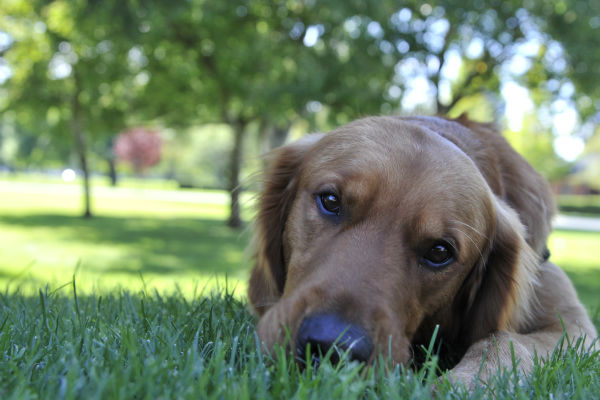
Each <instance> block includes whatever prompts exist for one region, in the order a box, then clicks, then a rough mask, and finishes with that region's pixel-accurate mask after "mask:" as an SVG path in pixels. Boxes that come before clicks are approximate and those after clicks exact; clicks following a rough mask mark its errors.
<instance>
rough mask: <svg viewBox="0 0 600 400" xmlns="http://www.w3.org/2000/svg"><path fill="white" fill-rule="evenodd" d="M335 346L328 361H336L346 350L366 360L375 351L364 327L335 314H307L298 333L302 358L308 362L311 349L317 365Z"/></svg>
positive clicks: (359, 359)
mask: <svg viewBox="0 0 600 400" xmlns="http://www.w3.org/2000/svg"><path fill="white" fill-rule="evenodd" d="M309 346H310V347H309ZM332 348H333V351H332V352H331V356H330V358H329V360H330V361H331V362H332V363H334V364H337V363H338V362H339V361H340V357H341V356H342V354H345V353H348V356H349V358H350V359H351V360H356V361H363V362H366V361H367V360H368V359H369V357H370V356H371V352H372V351H373V342H372V341H371V338H370V337H369V335H368V333H367V332H366V331H365V330H364V329H363V328H361V327H360V326H358V325H354V324H351V323H348V322H346V321H344V320H343V319H342V318H340V317H339V316H338V315H336V314H315V315H312V316H309V317H306V318H305V319H304V320H303V321H302V323H301V324H300V328H299V329H298V334H297V335H296V351H297V354H298V358H299V359H300V361H304V362H306V360H307V354H306V352H307V351H310V360H311V361H312V362H313V363H314V364H317V365H318V363H319V362H320V360H321V358H322V357H324V356H325V354H326V353H327V352H328V351H329V350H330V349H332Z"/></svg>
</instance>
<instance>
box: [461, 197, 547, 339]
mask: <svg viewBox="0 0 600 400" xmlns="http://www.w3.org/2000/svg"><path fill="white" fill-rule="evenodd" d="M495 209H496V210H495V211H496V213H495V214H496V228H495V232H494V236H493V238H492V239H491V246H490V248H489V249H488V250H487V251H485V252H484V253H483V257H482V260H481V261H480V262H479V263H478V264H477V265H476V266H475V267H474V268H473V270H472V271H471V273H470V275H469V276H468V277H467V279H466V281H465V284H464V285H463V288H462V290H463V292H462V295H461V296H460V297H459V298H461V301H460V302H459V304H457V306H458V307H459V308H460V309H458V310H456V311H457V312H459V313H461V314H462V315H463V316H464V318H463V322H462V324H461V325H462V327H461V328H462V329H461V330H462V332H461V333H460V337H461V340H464V341H465V343H464V344H465V345H469V344H471V343H473V342H475V341H477V340H478V339H481V338H483V337H485V336H487V335H489V334H490V333H492V332H495V331H498V330H513V329H517V327H518V326H519V325H522V324H526V323H527V321H528V318H529V316H530V315H531V311H532V307H534V306H535V298H534V288H533V285H534V284H535V281H536V274H537V271H538V269H539V265H540V259H539V257H538V256H537V255H536V252H535V251H534V250H533V249H532V248H531V247H530V246H529V244H528V243H527V241H526V240H525V227H524V226H523V224H522V223H521V222H520V220H519V217H518V216H517V213H516V212H515V211H514V210H512V209H511V208H510V207H508V206H507V205H506V204H505V203H504V202H503V201H501V200H499V199H497V198H495Z"/></svg>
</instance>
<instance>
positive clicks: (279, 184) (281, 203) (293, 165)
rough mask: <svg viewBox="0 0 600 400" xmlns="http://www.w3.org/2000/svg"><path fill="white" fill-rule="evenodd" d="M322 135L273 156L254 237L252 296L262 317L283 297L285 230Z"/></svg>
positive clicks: (283, 148)
mask: <svg viewBox="0 0 600 400" xmlns="http://www.w3.org/2000/svg"><path fill="white" fill-rule="evenodd" d="M321 137H322V135H320V134H312V135H308V136H306V137H304V138H303V139H300V140H299V141H297V142H295V143H292V144H290V145H287V146H284V147H280V148H278V149H276V150H274V151H273V152H271V153H270V154H269V156H268V157H267V159H268V166H267V169H266V172H265V174H264V183H263V189H262V192H261V194H260V196H259V199H258V215H257V219H256V227H255V234H254V246H255V247H256V254H255V264H254V267H253V268H252V272H251V273H250V281H249V283H248V297H249V299H250V303H251V304H252V306H253V307H254V309H255V310H256V312H257V313H258V314H259V315H262V314H264V313H265V311H267V309H269V307H271V306H272V305H273V304H274V303H275V302H276V301H277V300H278V299H279V298H280V297H281V295H282V293H283V287H284V285H285V278H286V272H287V271H286V266H285V260H284V254H283V231H284V229H285V224H286V221H287V217H288V214H289V212H290V208H291V205H292V202H293V199H294V197H295V195H296V191H297V186H298V172H299V169H300V165H301V164H302V160H303V159H304V156H305V154H306V152H307V151H308V150H309V149H310V148H311V147H312V146H313V145H314V144H315V143H316V142H317V141H318V140H320V139H321Z"/></svg>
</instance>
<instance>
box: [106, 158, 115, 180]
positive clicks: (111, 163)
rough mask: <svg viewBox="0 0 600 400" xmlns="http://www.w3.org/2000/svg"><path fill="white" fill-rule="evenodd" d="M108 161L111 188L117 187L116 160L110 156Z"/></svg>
mask: <svg viewBox="0 0 600 400" xmlns="http://www.w3.org/2000/svg"><path fill="white" fill-rule="evenodd" d="M106 161H107V162H108V178H109V179H110V186H112V187H115V186H117V169H116V168H115V159H114V157H112V156H109V157H108V158H107V159H106Z"/></svg>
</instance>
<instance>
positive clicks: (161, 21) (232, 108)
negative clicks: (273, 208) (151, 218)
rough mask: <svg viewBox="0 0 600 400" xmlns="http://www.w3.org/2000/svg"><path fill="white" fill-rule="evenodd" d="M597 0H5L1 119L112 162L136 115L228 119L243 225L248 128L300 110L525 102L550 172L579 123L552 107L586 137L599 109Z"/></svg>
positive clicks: (186, 121) (474, 111)
mask: <svg viewBox="0 0 600 400" xmlns="http://www.w3.org/2000/svg"><path fill="white" fill-rule="evenodd" d="M599 7H600V3H598V4H597V2H588V1H584V0H561V1H558V2H554V3H552V4H550V3H548V2H545V1H541V0H527V1H525V2H523V1H516V0H505V1H500V0H490V1H488V2H483V1H480V0H466V1H465V0H461V1H458V0H435V1H428V2H422V1H413V0H409V1H407V2H404V3H403V4H402V5H398V3H397V2H393V1H391V0H383V1H378V2H363V1H358V0H349V1H342V0H327V1H319V2H315V1H295V2H290V1H283V0H276V1H266V0H235V1H228V2H215V1H203V0H195V1H171V0H168V1H167V0H152V1H146V2H137V1H132V0H131V1H130V0H127V1H118V0H109V1H91V0H88V1H86V0H76V1H66V0H55V1H49V2H47V1H40V0H33V1H29V0H28V1H25V0H8V1H5V2H3V3H2V5H0V83H2V84H1V85H0V91H2V94H3V96H2V97H3V98H4V100H0V118H1V120H2V124H3V125H2V126H5V127H6V126H10V127H11V128H12V129H13V132H14V131H15V130H17V131H19V132H23V133H24V135H22V136H19V137H22V138H29V139H28V140H30V142H31V143H35V142H38V141H40V140H41V138H46V139H47V142H48V143H52V146H49V147H52V148H54V149H60V150H57V151H55V153H54V157H56V158H65V157H68V154H69V152H70V149H73V151H72V153H73V154H76V155H77V157H78V159H79V163H80V167H81V169H82V170H83V171H84V172H86V171H87V169H88V166H87V164H88V163H87V153H88V152H89V151H90V148H91V149H92V151H93V152H96V153H103V152H104V156H106V158H107V159H108V161H111V157H110V155H108V156H107V154H106V152H107V151H108V149H110V148H112V144H111V143H112V140H113V138H114V137H115V136H116V135H117V134H118V133H119V132H121V131H123V130H126V129H127V128H130V127H133V126H143V125H146V126H148V125H150V126H162V127H166V128H172V129H175V130H182V129H185V128H188V127H190V126H197V125H202V124H209V123H210V124H226V125H228V126H229V127H230V131H231V135H232V140H231V153H230V160H229V170H230V171H229V182H228V184H227V186H228V189H229V190H230V191H231V192H232V217H231V218H230V221H229V222H230V224H231V225H232V226H238V225H239V223H240V219H239V208H237V204H238V195H239V190H240V188H241V186H240V180H239V175H240V170H241V168H242V166H243V165H244V158H243V155H244V153H245V151H244V147H243V144H244V142H245V141H247V140H248V139H249V138H250V136H251V133H252V132H255V131H260V132H263V135H262V138H263V140H264V139H265V138H264V136H265V135H272V136H273V138H274V139H273V140H271V142H272V143H281V142H282V141H283V140H284V139H285V137H286V135H287V132H288V131H289V129H290V127H291V126H293V125H294V124H297V123H298V122H299V121H303V122H304V123H305V125H306V126H308V127H309V128H310V129H321V130H325V129H329V128H331V127H332V126H335V125H338V124H341V123H345V122H347V121H349V120H351V119H354V118H356V117H359V116H363V115H367V114H380V113H402V112H426V113H438V114H447V115H450V116H456V115H459V114H460V113H463V112H468V113H469V115H471V117H473V118H476V119H481V120H502V119H503V116H504V115H508V114H510V113H512V112H517V114H518V113H519V112H521V115H520V117H521V119H522V122H521V123H520V124H513V123H509V124H508V127H509V131H510V132H512V133H511V134H510V135H509V136H510V137H512V138H514V141H515V143H517V144H518V142H520V143H524V141H525V142H528V143H537V145H527V146H521V147H522V148H523V149H524V148H527V151H528V152H533V153H535V154H534V156H533V157H531V160H532V161H533V162H534V164H535V163H537V164H538V165H536V166H538V167H541V169H542V170H544V171H546V173H547V174H548V175H549V176H554V175H556V174H559V173H564V171H566V170H567V168H566V167H564V162H562V161H560V159H559V158H558V157H557V156H556V154H555V151H554V150H555V147H556V146H553V144H554V141H555V139H556V137H557V136H561V135H564V134H565V132H566V131H569V129H568V128H567V129H566V131H565V132H563V131H560V129H557V128H556V125H558V124H557V123H556V122H557V121H559V120H560V119H561V118H563V119H564V118H570V120H573V121H571V123H570V128H571V130H576V131H577V132H579V136H580V138H579V139H578V140H587V139H588V137H590V136H591V135H592V134H593V132H594V129H593V127H594V126H595V124H597V123H598V120H599V118H600V83H599V82H600V80H599V79H598V72H597V68H596V66H597V65H598V62H599V61H600V60H598V57H600V56H599V54H600V53H598V52H597V51H593V50H590V49H595V48H597V47H598V44H600V43H598V41H599V40H600V39H599V38H600V35H598V33H599V30H600V17H598V15H600V9H599ZM519 88H521V89H522V90H521V89H519ZM519 93H520V94H523V96H521V95H519ZM518 97H519V98H518ZM520 97H525V98H520ZM528 103H531V106H530V108H531V109H529V110H520V109H519V108H522V107H523V106H522V105H523V104H528ZM515 108H516V110H515ZM569 115H575V117H569ZM508 116H509V118H513V117H512V116H511V115H508ZM509 122H510V121H509ZM567 125H569V124H567ZM3 131H6V132H9V130H8V129H3ZM596 131H597V130H596ZM568 133H570V131H569V132H567V134H568ZM6 135H8V133H7V134H6ZM0 136H1V137H0V140H2V138H3V137H4V136H5V134H3V133H0ZM13 136H14V135H13ZM259 136H261V135H259ZM526 138H529V139H526ZM267 139H268V138H267ZM19 140H23V143H24V141H25V139H19ZM23 143H21V145H23ZM31 143H30V144H29V147H32V146H34V145H32V144H31ZM517 147H518V146H517ZM536 160H537V161H536ZM549 160H554V162H549ZM549 164H553V165H559V166H560V168H558V169H557V168H554V167H546V165H549ZM560 171H562V172H560ZM86 175H87V173H86ZM86 213H90V210H89V209H88V210H87V211H86Z"/></svg>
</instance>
